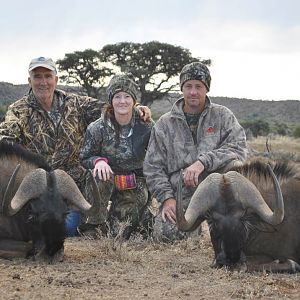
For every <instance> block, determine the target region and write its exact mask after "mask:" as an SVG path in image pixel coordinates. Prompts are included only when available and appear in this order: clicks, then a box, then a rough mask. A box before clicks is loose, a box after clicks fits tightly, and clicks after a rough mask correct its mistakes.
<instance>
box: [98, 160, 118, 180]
mask: <svg viewBox="0 0 300 300" xmlns="http://www.w3.org/2000/svg"><path fill="white" fill-rule="evenodd" d="M113 173H114V172H113V171H112V169H111V168H110V166H109V165H108V163H106V162H105V161H104V160H99V161H98V162H97V163H96V165H95V167H94V170H93V176H94V177H96V176H97V175H98V177H99V179H100V180H101V181H108V180H110V178H111V176H112V174H113Z"/></svg>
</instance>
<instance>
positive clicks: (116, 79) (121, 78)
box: [106, 74, 138, 104]
mask: <svg viewBox="0 0 300 300" xmlns="http://www.w3.org/2000/svg"><path fill="white" fill-rule="evenodd" d="M129 76H130V75H129V74H118V75H114V76H113V77H112V79H111V80H110V82H109V84H108V87H107V90H106V91H107V94H108V101H109V103H110V104H111V103H112V99H113V97H114V95H115V94H116V93H118V92H121V91H122V92H126V93H128V94H129V95H131V97H132V98H133V100H134V101H135V102H136V100H137V94H138V85H137V84H136V83H135V82H134V81H133V79H131V78H130V77H129Z"/></svg>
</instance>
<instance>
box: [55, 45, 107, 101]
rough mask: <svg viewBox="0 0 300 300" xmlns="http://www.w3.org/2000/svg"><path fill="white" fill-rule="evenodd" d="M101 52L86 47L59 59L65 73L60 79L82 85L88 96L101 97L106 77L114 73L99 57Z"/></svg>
mask: <svg viewBox="0 0 300 300" xmlns="http://www.w3.org/2000/svg"><path fill="white" fill-rule="evenodd" d="M99 56H100V55H99V52H98V51H95V50H92V49H86V50H84V51H75V52H74V53H67V54H65V57H64V58H63V59H59V60H58V61H57V62H56V63H57V64H58V69H59V71H61V72H62V74H63V75H61V76H60V80H61V81H62V82H63V83H66V84H75V85H77V86H78V85H79V86H81V87H82V88H83V89H84V91H85V92H86V93H87V95H88V96H91V97H95V98H99V97H100V94H101V93H100V92H101V89H102V88H103V86H104V85H105V84H106V81H105V79H106V78H107V77H109V76H111V75H112V74H113V70H112V69H111V68H108V67H107V66H103V64H102V63H101V61H100V58H99Z"/></svg>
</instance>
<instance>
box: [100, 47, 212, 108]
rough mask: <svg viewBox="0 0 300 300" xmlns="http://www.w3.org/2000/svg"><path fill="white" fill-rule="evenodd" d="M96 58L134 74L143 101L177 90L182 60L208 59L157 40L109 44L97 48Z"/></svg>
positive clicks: (147, 101) (149, 101) (183, 62)
mask: <svg viewBox="0 0 300 300" xmlns="http://www.w3.org/2000/svg"><path fill="white" fill-rule="evenodd" d="M100 59H101V61H103V62H109V63H112V64H113V65H115V66H117V67H119V70H120V71H121V72H129V73H131V74H132V75H133V76H134V78H135V80H136V83H137V84H138V85H139V87H140V91H141V103H142V104H144V105H150V104H151V103H152V102H153V101H154V100H156V99H160V98H162V97H163V96H165V95H166V94H167V93H170V92H175V91H178V78H177V76H178V74H179V73H180V71H181V69H182V67H183V66H184V65H185V64H187V63H190V62H192V61H195V60H200V61H202V62H203V63H205V64H207V65H210V63H211V60H209V59H208V60H201V59H200V58H194V57H193V56H192V55H191V53H190V51H189V50H188V49H185V48H182V47H180V46H174V45H170V44H166V43H160V42H157V41H152V42H148V43H143V44H140V43H131V42H122V43H117V44H109V45H106V46H104V47H103V48H102V49H101V50H100Z"/></svg>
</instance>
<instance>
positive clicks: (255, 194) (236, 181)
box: [226, 165, 284, 225]
mask: <svg viewBox="0 0 300 300" xmlns="http://www.w3.org/2000/svg"><path fill="white" fill-rule="evenodd" d="M267 167H268V170H269V172H270V175H271V177H272V180H273V185H274V189H275V194H276V195H275V204H274V212H272V210H271V209H270V208H269V206H268V205H267V203H266V202H265V200H264V199H263V197H262V195H261V193H260V192H259V190H258V189H257V188H256V186H255V185H254V184H253V183H252V182H251V181H250V180H248V179H247V178H245V177H244V176H243V175H241V174H239V173H237V172H234V171H230V172H228V173H226V177H227V178H228V179H229V180H230V182H231V187H232V190H233V192H234V194H235V199H236V200H237V201H240V202H241V203H242V204H243V205H244V207H245V208H247V207H249V208H252V209H253V210H254V211H255V212H256V213H257V214H258V215H259V216H260V217H261V218H262V220H263V221H265V222H266V223H269V224H271V225H277V224H279V223H281V222H282V220H283V218H284V203H283V197H282V193H281V189H280V185H279V182H278V180H277V178H276V176H275V174H274V172H273V170H272V168H271V167H270V166H269V165H267Z"/></svg>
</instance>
